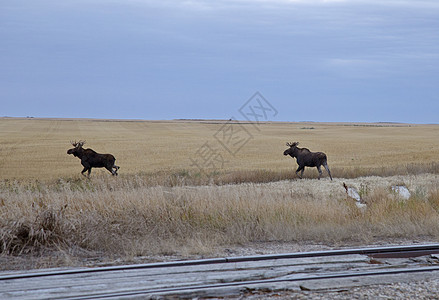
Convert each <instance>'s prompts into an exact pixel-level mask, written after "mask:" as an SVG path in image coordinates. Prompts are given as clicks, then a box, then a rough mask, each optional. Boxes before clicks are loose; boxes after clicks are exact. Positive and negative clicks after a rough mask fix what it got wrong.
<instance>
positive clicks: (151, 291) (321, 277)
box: [54, 266, 439, 300]
mask: <svg viewBox="0 0 439 300" xmlns="http://www.w3.org/2000/svg"><path fill="white" fill-rule="evenodd" d="M434 271H439V266H438V267H421V268H404V269H393V270H381V271H366V272H356V273H335V274H323V275H314V276H302V277H295V278H283V279H262V280H251V281H239V282H229V283H217V284H206V285H193V286H184V287H174V288H160V289H142V290H137V291H132V292H127V291H125V292H116V293H97V294H89V295H84V296H78V297H76V296H75V297H63V298H54V299H69V300H80V299H103V298H107V299H108V298H121V297H133V296H142V295H148V294H163V293H173V292H175V293H178V292H180V293H181V292H189V291H193V290H203V289H213V288H225V287H234V286H235V287H236V286H247V285H255V284H267V283H270V284H273V283H282V282H296V281H312V280H324V279H337V278H350V277H354V278H355V277H362V276H382V275H398V274H409V273H420V272H434Z"/></svg>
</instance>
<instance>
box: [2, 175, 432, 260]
mask: <svg viewBox="0 0 439 300" xmlns="http://www.w3.org/2000/svg"><path fill="white" fill-rule="evenodd" d="M437 181H438V175H432V174H430V175H415V176H394V177H386V178H383V177H373V176H372V177H362V178H357V179H345V180H339V179H336V180H334V181H332V182H331V181H329V180H327V179H324V180H320V181H318V180H295V181H279V182H272V183H264V184H257V183H244V184H230V185H221V186H220V185H207V186H187V185H178V184H176V185H174V186H163V185H156V186H150V185H148V184H145V181H144V180H143V179H142V178H141V177H139V176H134V177H132V178H130V179H129V180H128V179H126V180H114V178H110V177H96V178H93V179H91V180H87V179H75V180H59V181H58V182H56V183H52V184H46V183H35V182H34V183H32V184H26V185H25V184H22V183H19V182H10V181H9V182H2V186H1V189H0V249H1V252H2V253H3V254H22V253H38V252H39V251H43V250H45V249H48V248H54V249H64V251H68V249H70V248H72V247H79V248H81V249H85V250H88V251H100V252H102V253H105V254H106V255H108V256H111V255H114V256H124V257H134V256H139V255H140V256H144V255H155V254H175V253H178V254H181V255H189V254H212V253H214V252H215V251H216V250H217V249H219V248H225V247H228V246H229V245H237V244H245V243H248V242H253V241H278V242H293V241H295V242H306V241H313V242H319V243H332V244H343V243H346V242H360V243H368V242H374V241H386V240H389V239H395V238H409V239H410V238H411V239H418V238H419V237H425V238H429V239H437V238H438V237H439V211H438V210H439V190H438V188H437ZM342 182H346V183H347V184H348V185H349V186H353V187H356V188H357V189H358V190H359V191H361V193H362V195H363V197H364V199H365V201H366V202H367V209H365V210H359V209H358V208H357V207H356V206H355V204H354V201H353V200H352V199H350V198H348V197H347V195H346V194H345V191H344V188H343V186H342ZM395 184H404V185H405V186H407V187H408V188H409V189H410V190H411V191H412V196H411V198H410V199H408V200H403V199H401V198H400V197H399V196H398V195H396V194H395V193H394V192H392V190H391V186H392V185H395Z"/></svg>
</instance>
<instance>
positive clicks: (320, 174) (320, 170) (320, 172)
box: [317, 166, 322, 180]
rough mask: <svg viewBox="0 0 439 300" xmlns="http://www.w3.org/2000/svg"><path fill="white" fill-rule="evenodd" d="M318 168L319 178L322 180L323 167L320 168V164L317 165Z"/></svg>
mask: <svg viewBox="0 0 439 300" xmlns="http://www.w3.org/2000/svg"><path fill="white" fill-rule="evenodd" d="M317 170H318V171H319V180H320V177H321V176H322V169H320V166H317Z"/></svg>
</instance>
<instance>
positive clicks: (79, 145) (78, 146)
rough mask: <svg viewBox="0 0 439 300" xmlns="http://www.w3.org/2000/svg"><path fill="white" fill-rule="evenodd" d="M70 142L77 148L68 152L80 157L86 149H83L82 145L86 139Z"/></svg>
mask: <svg viewBox="0 0 439 300" xmlns="http://www.w3.org/2000/svg"><path fill="white" fill-rule="evenodd" d="M70 143H71V144H72V146H73V147H75V148H72V149H69V150H67V154H73V156H75V157H79V156H80V155H81V154H82V152H83V151H84V149H82V146H84V144H85V141H79V142H76V141H74V142H73V141H70Z"/></svg>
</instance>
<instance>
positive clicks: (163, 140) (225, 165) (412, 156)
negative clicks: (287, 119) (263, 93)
mask: <svg viewBox="0 0 439 300" xmlns="http://www.w3.org/2000/svg"><path fill="white" fill-rule="evenodd" d="M229 125H230V124H229V123H227V122H226V121H116V120H77V119H31V118H28V119H19V118H0V168H1V172H0V180H1V179H39V180H53V179H58V178H63V177H72V176H77V175H78V174H79V173H80V171H81V170H82V167H81V165H80V162H79V159H77V158H75V157H73V156H69V155H67V154H66V151H67V150H68V149H69V148H71V145H70V141H71V140H86V141H87V143H86V145H85V147H90V148H92V149H94V150H96V151H97V152H101V153H112V154H113V155H114V156H115V157H116V159H117V164H118V165H119V166H120V167H121V169H120V174H121V175H122V176H124V175H134V174H153V173H157V172H162V173H165V174H172V173H175V172H193V173H197V172H199V173H202V174H210V173H212V172H213V173H215V174H217V173H222V174H227V173H229V172H243V171H245V172H247V171H250V172H252V171H261V170H264V171H270V172H286V173H287V172H289V171H290V170H291V169H293V168H296V164H295V161H294V160H292V159H291V158H288V157H284V156H283V155H282V152H283V151H284V150H285V149H286V146H285V143H286V142H292V141H299V142H300V145H299V146H301V147H307V148H309V149H310V150H311V151H323V152H325V153H326V154H327V155H328V158H329V166H330V167H331V168H332V169H333V175H334V176H338V175H339V176H347V175H349V174H353V176H354V175H355V174H356V173H358V174H359V175H365V173H367V172H369V171H371V172H372V173H374V172H375V173H376V172H383V174H387V173H389V174H393V173H395V172H396V173H404V172H406V171H407V170H408V173H410V170H411V169H412V168H415V169H416V168H421V169H422V168H424V167H425V168H427V169H428V168H431V164H437V163H438V162H439V125H409V124H387V123H377V124H351V123H340V124H335V123H266V124H259V125H258V126H255V125H254V124H234V125H233V126H229ZM206 142H207V144H206ZM225 147H227V148H228V149H229V150H230V152H229V151H228V150H227V149H226V148H225ZM212 149H213V150H214V151H216V152H215V155H219V156H217V159H216V161H212V159H211V160H208V155H209V151H210V150H212ZM204 158H206V161H204V162H203V159H204ZM194 162H195V163H194ZM196 164H198V166H197V165H196ZM200 168H201V169H202V172H200ZM105 172H107V171H105V170H96V169H94V170H93V171H92V175H93V174H94V175H97V174H103V173H105ZM316 174H317V171H316V170H312V171H311V170H308V171H307V172H305V175H306V176H315V175H316ZM108 175H109V174H108Z"/></svg>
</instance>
